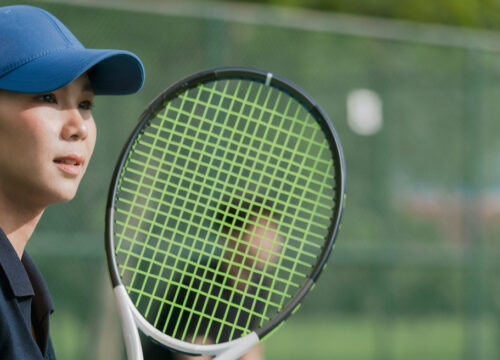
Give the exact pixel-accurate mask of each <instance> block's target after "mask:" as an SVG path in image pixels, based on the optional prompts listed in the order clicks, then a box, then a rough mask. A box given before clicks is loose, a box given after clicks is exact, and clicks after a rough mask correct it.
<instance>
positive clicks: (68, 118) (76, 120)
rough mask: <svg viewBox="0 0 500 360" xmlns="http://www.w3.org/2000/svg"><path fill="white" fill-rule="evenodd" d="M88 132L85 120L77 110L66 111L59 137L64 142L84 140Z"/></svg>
mask: <svg viewBox="0 0 500 360" xmlns="http://www.w3.org/2000/svg"><path fill="white" fill-rule="evenodd" d="M88 134H89V130H88V127H87V124H86V122H85V119H84V118H83V117H82V115H81V114H80V112H79V111H78V110H77V109H71V110H66V114H65V120H64V125H63V128H62V130H61V136H62V138H63V139H64V140H68V141H75V140H85V139H86V138H87V136H88Z"/></svg>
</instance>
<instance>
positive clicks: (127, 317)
mask: <svg viewBox="0 0 500 360" xmlns="http://www.w3.org/2000/svg"><path fill="white" fill-rule="evenodd" d="M231 78H234V79H252V80H254V81H255V80H256V81H260V82H262V83H263V84H264V85H266V86H271V87H276V88H278V89H281V90H283V91H285V92H286V93H288V94H289V95H290V96H291V97H293V98H294V99H295V100H297V101H298V102H300V103H301V104H302V105H303V106H304V107H305V108H306V109H308V110H309V112H310V113H311V114H312V115H313V116H314V117H315V118H316V120H317V121H318V123H319V124H320V125H321V127H322V128H323V133H324V134H325V136H326V137H328V143H329V145H330V149H331V151H332V153H333V154H334V157H336V159H335V161H334V171H335V177H337V178H338V180H337V186H336V187H335V199H336V201H335V208H334V214H336V215H337V216H336V218H335V219H334V221H333V222H332V223H331V224H330V228H329V229H328V236H327V240H326V241H325V246H324V247H323V249H322V251H321V253H320V254H319V255H318V260H317V262H316V265H315V266H313V268H312V269H313V270H312V272H311V275H310V276H309V278H308V280H307V281H305V282H304V284H303V285H302V287H301V288H300V289H299V290H298V291H297V293H296V294H295V296H294V297H293V298H292V299H291V300H290V302H289V303H288V305H287V306H285V307H284V308H283V309H282V310H281V311H280V312H279V313H278V314H276V315H275V317H274V318H273V319H271V321H269V322H268V323H267V324H265V325H264V326H263V327H261V328H259V329H257V330H255V331H253V332H251V333H250V334H247V335H245V336H243V337H241V338H239V339H235V340H232V341H229V342H226V343H222V344H210V345H196V344H190V343H186V342H184V341H181V340H178V339H175V338H173V337H171V336H168V335H166V334H164V333H162V332H160V331H159V330H157V329H156V328H154V327H153V326H152V325H151V324H149V322H148V321H147V320H145V319H144V317H143V316H142V315H141V314H140V313H139V311H138V310H137V309H136V308H135V306H134V305H133V303H132V301H131V299H130V297H129V296H128V293H127V291H126V289H125V286H124V285H123V284H122V282H121V278H120V275H119V272H118V266H117V263H116V258H115V255H114V252H115V250H114V238H113V221H112V219H114V216H113V215H114V209H115V192H116V190H117V189H118V186H119V182H120V174H121V172H122V170H123V167H124V165H125V163H126V160H127V155H128V153H129V152H130V150H131V148H132V146H133V144H134V141H135V139H136V138H137V136H138V135H139V134H140V132H141V131H142V129H143V128H144V126H145V125H146V123H147V122H148V121H149V120H150V119H151V117H152V115H154V114H155V113H156V112H157V109H158V107H159V106H162V104H164V103H165V102H166V101H167V100H169V99H172V98H175V97H176V96H177V95H178V94H180V93H182V92H184V91H186V90H187V89H190V88H193V87H195V86H196V85H198V84H200V83H205V82H209V81H215V80H219V79H231ZM345 173H346V171H345V159H344V154H343V150H342V146H341V143H340V139H339V136H338V134H337V132H336V130H335V128H334V127H333V124H332V122H331V120H330V119H329V117H328V116H327V115H326V113H325V112H324V111H323V109H322V108H321V107H320V106H319V104H318V103H317V102H316V101H315V100H314V99H313V98H312V97H311V96H310V95H309V94H307V93H306V92H305V91H304V90H303V89H302V88H300V87H299V86H297V85H296V84H294V83H292V82H290V81H289V80H287V79H284V78H282V77H280V76H277V75H275V74H274V73H270V72H266V71H262V70H257V69H253V68H247V67H226V68H217V69H212V70H206V71H202V72H198V73H195V74H193V75H191V76H188V77H186V78H184V79H183V80H180V81H178V82H176V83H174V84H173V85H172V86H170V87H169V88H167V89H166V90H165V91H163V92H162V93H161V94H160V95H159V96H158V97H157V98H155V99H154V100H153V101H152V102H151V103H150V104H149V105H148V107H147V108H146V110H145V111H144V112H143V113H142V115H141V116H140V118H139V122H138V124H137V125H136V127H135V129H134V131H133V132H132V133H131V135H130V136H129V138H128V140H127V142H126V143H125V146H124V147H123V149H122V151H121V154H120V157H119V161H118V163H117V165H116V167H115V170H114V173H113V177H112V181H111V184H110V188H109V193H108V200H107V208H106V227H105V237H106V242H105V248H106V259H107V264H108V269H109V273H110V278H111V282H112V285H113V288H114V292H115V296H116V297H117V303H118V305H119V308H120V314H121V318H122V323H123V331H124V337H125V341H126V346H127V353H128V355H129V359H130V358H133V359H142V358H143V357H142V348H141V344H140V340H139V335H138V332H137V327H139V328H140V329H141V331H142V332H143V333H144V334H145V335H146V336H149V337H151V338H153V339H155V340H156V341H158V342H159V343H161V344H163V345H164V346H167V347H169V348H172V349H174V350H177V351H180V352H183V353H187V354H191V355H218V354H223V355H221V356H219V357H217V359H218V360H225V359H234V358H236V357H238V356H240V355H242V354H244V353H245V352H246V351H247V350H248V349H250V348H251V347H252V346H254V345H255V344H257V343H258V342H259V341H260V340H262V339H264V338H265V337H266V336H267V335H269V334H270V333H272V331H273V330H274V329H276V328H277V326H278V325H279V324H282V323H283V322H284V321H285V320H286V319H287V318H288V317H289V316H290V315H291V314H292V313H294V312H295V311H296V310H297V309H298V307H299V305H300V303H301V301H302V300H303V298H304V297H305V295H306V294H307V293H308V292H309V291H310V290H311V288H312V287H313V285H314V284H315V283H316V281H317V279H318V277H319V275H320V274H321V272H322V271H323V269H324V267H325V265H326V263H327V261H328V258H329V256H330V254H331V251H332V249H333V246H334V244H335V239H336V236H337V233H338V230H339V228H340V222H341V218H342V211H343V208H344V201H345V183H346V178H345V176H346V175H345ZM131 321H133V322H134V325H133V326H132V324H130V322H131ZM135 325H137V327H135ZM134 327H135V329H134ZM131 354H135V355H131Z"/></svg>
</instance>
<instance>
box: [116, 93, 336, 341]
mask: <svg viewBox="0 0 500 360" xmlns="http://www.w3.org/2000/svg"><path fill="white" fill-rule="evenodd" d="M226 90H227V84H226ZM259 91H262V90H259ZM191 92H193V93H194V94H195V95H194V97H193V95H191ZM236 93H237V92H236ZM250 93H251V91H247V93H246V95H245V96H244V97H243V100H244V101H241V97H240V96H239V95H238V96H235V95H232V94H230V95H227V94H226V95H224V94H225V93H224V91H219V90H214V91H213V92H207V90H206V89H205V88H204V89H202V90H198V91H190V92H189V93H187V94H186V95H185V97H184V98H183V97H182V96H181V97H179V99H180V105H177V106H176V107H177V109H175V110H173V106H172V102H171V103H169V104H167V107H166V108H165V111H164V112H163V113H162V114H159V115H158V116H157V118H155V119H152V123H151V126H150V128H149V129H148V131H146V132H145V133H144V134H142V137H141V138H140V139H139V141H138V144H137V145H136V146H135V149H134V154H133V155H132V156H131V157H130V158H129V159H128V165H127V166H128V168H127V172H126V173H125V175H124V176H123V177H124V179H122V181H121V183H122V184H123V186H121V188H120V192H123V193H124V194H126V195H124V196H123V198H120V199H119V200H120V202H123V203H124V205H126V209H127V210H120V211H117V212H119V213H120V214H121V215H123V217H124V220H117V224H120V225H121V226H122V227H123V229H122V231H121V232H120V233H119V234H118V236H117V237H118V238H120V241H119V243H118V246H117V253H122V254H124V255H125V260H124V261H123V263H122V265H121V266H120V267H121V269H122V276H124V277H127V276H131V280H129V281H127V283H129V286H128V290H129V292H131V293H135V292H137V293H138V294H139V295H138V296H137V297H136V305H137V304H139V303H140V302H141V300H142V298H143V297H148V299H149V300H148V301H149V303H148V305H147V308H146V316H147V314H148V313H149V312H150V311H151V309H153V308H154V307H158V306H159V307H160V308H161V310H163V309H164V308H170V309H173V308H175V307H179V308H181V311H183V312H184V313H186V314H188V321H189V322H191V321H193V319H194V318H196V317H197V319H196V320H194V321H195V323H196V325H195V335H203V336H204V339H205V340H206V339H207V338H208V333H207V332H205V333H204V334H203V331H204V329H202V327H203V326H202V324H205V323H206V322H205V323H204V322H203V319H208V322H209V323H208V325H209V326H208V327H212V323H217V324H219V325H218V326H219V330H218V333H217V339H215V341H220V339H221V338H222V335H221V334H222V332H223V330H222V328H223V327H224V326H226V325H227V326H230V328H231V329H232V330H231V334H230V335H229V337H230V338H233V337H234V336H235V333H236V332H238V331H239V332H243V333H248V332H249V330H250V329H249V328H250V327H251V326H249V324H250V322H252V321H251V318H252V317H255V316H257V317H260V318H261V320H260V322H259V323H260V324H261V325H262V323H263V322H265V321H268V320H269V319H270V317H271V316H272V315H266V314H272V312H277V311H279V310H280V309H281V308H282V307H283V304H284V303H285V302H286V299H287V298H290V297H291V296H292V294H293V293H294V292H295V291H296V290H290V288H294V289H296V288H298V287H299V286H300V283H301V281H302V280H299V279H296V278H300V279H303V278H305V277H306V276H307V271H305V270H310V268H311V267H312V266H313V264H314V260H315V259H316V258H317V256H318V254H319V252H320V250H321V247H322V243H323V242H324V234H322V233H321V232H318V233H317V234H316V235H314V234H313V235H311V234H308V232H310V231H311V229H312V228H313V227H314V225H312V223H313V222H314V221H316V220H318V219H319V223H320V225H318V227H321V226H322V225H321V224H324V223H327V222H329V220H330V218H331V216H332V215H331V211H332V210H331V209H332V208H333V204H332V198H333V189H330V188H328V186H329V185H328V184H329V183H330V184H331V183H333V176H334V175H333V173H332V172H333V171H332V170H331V167H332V164H331V159H330V160H327V158H326V156H324V155H323V153H324V150H321V149H319V150H314V154H313V155H309V154H308V155H304V152H307V151H310V148H311V147H312V146H315V145H311V144H310V143H311V140H310V139H308V137H312V136H317V135H315V132H320V131H321V130H320V129H315V130H314V131H311V130H308V128H309V127H310V125H307V126H301V125H293V122H304V120H303V119H301V120H299V121H298V120H297V119H295V117H296V113H297V112H300V111H304V110H301V108H300V107H296V108H295V109H294V110H295V114H291V115H290V114H289V112H288V111H289V110H287V112H286V113H285V115H283V114H281V113H280V112H279V110H278V108H279V107H278V106H276V104H274V105H275V106H274V108H271V109H270V110H269V109H267V108H266V107H265V106H264V105H255V104H252V102H254V101H255V100H254V99H252V100H249V99H248V98H249V97H250V96H249V94H250ZM207 94H209V95H207ZM210 94H212V95H210ZM214 94H215V95H217V96H218V97H219V105H214V104H213V103H212V101H213V97H214ZM203 96H207V99H206V100H200V99H201V98H202V97H203ZM267 96H268V98H269V96H270V95H269V94H267ZM193 99H194V100H193ZM220 101H222V102H224V101H229V102H231V101H232V105H230V106H229V110H227V111H225V110H221V109H220ZM190 102H192V103H193V104H189V103H190ZM238 102H241V104H239V105H237V106H236V108H239V109H244V110H245V114H241V113H239V112H238V111H235V104H237V103H238ZM186 104H189V105H186ZM291 104H292V102H291V101H290V100H288V102H287V103H286V104H285V105H279V106H281V107H283V108H286V109H289V108H291V107H293V106H292V105H291ZM224 106H227V104H226V105H224ZM252 106H253V109H254V110H251V109H252ZM185 108H188V109H196V110H195V113H194V114H191V113H190V112H189V111H186V110H184V109H185ZM217 109H219V113H217V111H215V112H213V114H212V115H213V119H218V118H219V117H221V116H219V115H220V114H221V113H222V112H224V111H225V114H224V116H222V118H223V121H217V120H212V119H211V116H208V114H209V113H210V112H211V111H213V110H217ZM255 109H258V110H259V115H261V116H260V117H259V118H258V120H257V122H256V123H254V122H255V120H254V119H253V117H252V116H251V114H252V112H253V114H255V112H256V111H257V110H255ZM266 111H268V113H270V114H273V115H272V116H269V115H262V114H266ZM172 114H177V115H176V116H175V117H172ZM234 115H236V116H237V117H236V119H238V117H239V118H241V119H244V121H241V120H240V121H238V120H236V121H235V122H234V123H233V124H229V120H230V119H231V116H234ZM250 117H251V118H250ZM264 118H265V120H264ZM275 118H279V121H277V122H275ZM158 120H159V123H158V122H157V121H158ZM289 120H292V123H291V124H290V125H284V124H285V122H287V121H289ZM266 121H267V122H266ZM307 121H309V122H310V121H311V120H307ZM263 123H265V124H263ZM240 124H241V125H240ZM287 126H288V129H290V130H289V134H288V135H287V134H285V135H286V136H288V140H286V141H282V139H281V138H280V136H285V135H280V131H281V132H282V128H286V127H287ZM216 128H217V130H215V131H214V129H216ZM251 128H252V129H251ZM259 129H263V130H259ZM297 129H300V132H298V133H297V132H296V130H297ZM250 130H252V131H253V132H252V131H250ZM273 132H274V133H273ZM228 134H229V136H228ZM249 134H250V135H249ZM216 135H217V136H216ZM286 136H285V138H286ZM292 136H293V137H294V140H290V137H292ZM278 139H280V141H279V143H278V144H276V143H275V142H276V141H277V140H278ZM323 142H324V140H323ZM157 145H160V146H159V149H157V148H156V147H155V146H157ZM200 145H201V147H200ZM323 147H324V148H328V145H324V144H323ZM270 149H271V150H270ZM292 150H293V151H292ZM322 151H323V153H322ZM318 154H321V155H320V156H318ZM329 156H330V158H331V155H329ZM145 158H146V159H148V160H146V162H145V161H144V159H145ZM207 158H208V159H207ZM283 158H285V159H287V161H286V162H283V160H282V159H283ZM298 160H300V161H298ZM329 161H330V162H329ZM306 162H309V163H313V164H314V165H313V170H310V169H308V170H301V171H299V172H298V173H297V170H296V169H295V168H300V167H302V166H303V165H304V163H306ZM221 164H222V165H221ZM317 164H319V165H317ZM325 164H326V165H327V167H325ZM150 165H152V167H153V168H154V169H153V170H151V169H149V166H150ZM221 166H223V169H222V168H221ZM257 168H259V169H257ZM316 168H318V169H320V170H318V169H316ZM211 173H215V174H219V175H218V176H213V175H211ZM278 173H279V174H278ZM318 173H321V174H322V176H320V177H318ZM221 174H224V175H221ZM127 177H131V178H132V180H129V179H126V178H127ZM273 181H274V183H275V184H273ZM262 183H263V184H266V187H265V190H260V189H258V185H256V184H262ZM325 184H326V185H325ZM273 185H274V186H273ZM306 185H307V186H310V187H312V188H318V189H319V190H318V191H317V193H315V194H309V192H308V191H307V190H305V189H306V188H305V186H306ZM299 187H300V188H301V189H302V190H303V191H297V190H295V191H291V190H289V189H288V188H299ZM285 188H287V189H285ZM323 188H327V190H326V191H324V190H323ZM159 189H160V190H159ZM207 189H208V190H207ZM235 189H237V190H238V192H239V193H241V192H248V191H250V192H252V191H253V192H256V193H259V192H260V194H264V196H266V197H272V198H273V202H274V203H275V208H276V209H275V211H276V212H277V213H279V216H280V221H283V222H284V224H285V225H284V226H280V228H279V231H278V232H279V233H280V235H281V236H282V237H283V238H284V243H283V248H284V250H283V251H281V252H278V251H276V253H275V255H276V256H277V257H278V261H277V262H276V263H273V264H269V266H270V267H271V268H274V270H272V271H271V272H272V273H276V274H279V273H280V272H281V274H280V275H278V276H274V277H271V281H272V282H273V285H266V281H264V279H266V277H269V274H268V272H266V271H260V270H259V269H257V267H256V263H257V261H258V259H257V261H254V262H253V266H249V267H248V266H246V265H245V264H244V263H245V260H247V259H250V260H252V255H251V254H249V248H248V247H247V248H246V250H244V251H238V250H234V249H233V250H232V251H233V253H232V262H235V259H237V258H238V256H239V257H242V258H243V261H242V262H243V264H235V265H238V266H239V267H240V272H239V274H240V275H241V272H242V271H244V270H245V271H248V272H250V273H251V274H252V276H254V275H258V276H260V280H259V281H249V282H247V284H246V288H247V289H248V288H251V287H252V288H256V289H257V290H256V294H258V293H262V292H268V294H272V295H267V298H276V299H278V298H279V301H276V300H273V301H268V300H267V299H264V300H262V299H261V301H262V302H263V303H264V310H262V309H257V308H258V307H259V306H258V305H257V304H258V301H251V306H250V309H249V308H248V307H241V306H240V307H237V310H236V311H237V314H236V318H237V319H236V320H234V319H230V315H231V316H232V315H233V314H232V311H230V310H229V307H230V306H231V304H233V303H234V302H235V298H237V297H239V296H244V295H247V293H248V290H246V291H240V290H238V289H235V288H234V286H231V285H224V286H222V287H223V288H224V290H227V291H229V292H230V295H229V300H227V299H218V298H217V296H211V292H212V291H213V289H214V288H221V286H220V283H219V282H217V281H215V278H216V276H212V281H210V282H209V285H208V286H209V288H208V290H207V293H203V294H202V293H200V292H199V291H198V289H196V286H195V283H196V282H202V281H206V279H207V277H209V276H208V274H209V272H211V271H214V273H215V274H218V275H221V276H223V277H224V278H225V279H230V280H231V281H233V282H235V281H238V280H240V279H238V276H234V277H232V275H228V274H227V273H224V272H223V271H221V268H220V264H221V262H220V261H219V260H220V259H218V258H219V256H220V254H221V252H223V251H224V250H225V247H224V245H222V244H221V243H220V242H219V241H218V240H217V239H218V238H219V237H220V236H221V235H223V233H221V230H220V228H219V229H214V227H213V222H214V214H216V213H217V212H218V211H220V205H218V204H217V201H215V200H214V199H220V198H221V196H222V194H224V193H230V194H234V193H235ZM287 191H288V192H289V193H288V194H285V195H283V194H282V193H283V192H285V193H286V192H287ZM192 192H196V196H193V195H192ZM155 193H156V194H157V196H153V194H155ZM280 194H281V195H280ZM158 199H163V200H161V201H158ZM311 199H312V200H311ZM322 199H323V200H322ZM179 200H180V203H179V204H177V202H178V201H179ZM219 201H220V200H219ZM138 204H139V205H138ZM166 204H167V205H166ZM292 205H293V206H292ZM140 207H143V208H142V209H141V208H140ZM186 207H189V208H190V211H191V212H190V213H189V214H187V212H186V210H185V209H186ZM293 207H295V208H293ZM320 207H322V208H323V209H321V210H320V211H318V208H320ZM117 208H118V209H119V208H120V206H118V207H117ZM300 209H305V210H300ZM309 211H310V212H312V213H314V214H315V215H314V216H312V215H310V214H307V212H309ZM149 212H152V213H154V215H152V216H150V215H147V214H148V213H149ZM297 213H300V214H301V215H300V216H298V217H297ZM302 213H304V214H302ZM207 214H209V215H207ZM299 217H300V219H299ZM207 218H208V219H209V220H208V221H205V220H206V219H207ZM163 219H164V221H159V220H163ZM303 219H308V220H303ZM242 220H243V221H248V219H242ZM188 221H190V222H195V223H196V227H195V229H194V230H189V228H190V225H189V224H187V222H188ZM170 223H171V224H170ZM256 225H258V224H253V226H254V227H255V226H256ZM191 226H192V224H191ZM155 228H156V229H157V230H153V229H155ZM266 230H269V229H266ZM322 232H323V233H324V232H325V230H324V227H323V229H322ZM249 235H250V236H251V234H249ZM203 237H204V238H206V239H208V240H207V241H199V240H198V238H203ZM304 237H308V238H312V239H313V240H312V241H308V242H307V244H306V245H304V243H303V239H304ZM124 239H126V240H124ZM145 239H147V240H145ZM151 239H154V240H151ZM186 239H189V240H186ZM124 241H125V242H124ZM127 243H129V244H127ZM163 243H167V244H163ZM198 243H199V244H198ZM141 247H142V249H140V250H139V255H137V248H141ZM149 252H152V254H153V259H155V258H156V257H158V256H159V255H161V256H162V260H161V261H157V260H152V261H149V260H146V258H145V257H146V254H147V253H149ZM173 254H178V255H173ZM134 257H137V260H133V261H132V260H131V259H133V258H134ZM172 258H173V262H172ZM202 258H205V259H208V263H210V262H213V261H215V262H217V261H219V265H218V266H216V268H215V270H214V269H212V268H211V267H209V266H204V265H203V264H200V259H202ZM190 259H192V260H190ZM253 260H256V259H253ZM142 262H144V263H147V264H143V265H141V264H140V263H142ZM136 263H137V264H136ZM156 267H159V268H161V269H162V270H161V271H160V272H159V274H160V275H159V276H152V275H150V274H149V272H151V271H152V270H153V269H154V268H156ZM192 267H196V268H197V269H199V270H195V271H194V273H193V272H189V271H188V270H189V269H190V268H192ZM306 268H307V269H306ZM290 269H292V270H290ZM197 271H200V272H201V273H200V274H199V276H198V275H197V274H196V273H197ZM129 272H130V273H132V275H127V276H125V274H127V273H129ZM285 273H286V274H285ZM139 274H140V277H138V275H139ZM176 274H180V275H176ZM148 276H149V277H150V278H151V279H154V281H156V283H155V285H154V286H153V291H152V293H153V295H152V296H151V295H150V294H149V290H148V288H149V287H151V286H149V285H146V283H147V282H148V281H147V280H144V279H142V277H144V278H146V277H148ZM178 276H180V278H179V279H180V280H178V279H176V277H178ZM183 279H187V280H188V284H187V285H184V284H183ZM139 280H140V281H139ZM172 280H174V281H172ZM141 281H142V282H143V283H142V284H140V283H141ZM136 282H137V283H138V284H140V285H139V286H136V284H135V283H136ZM162 283H165V284H163V285H160V284H162ZM277 283H278V284H280V285H279V286H276V284H277ZM159 289H161V291H159ZM171 289H175V290H176V291H175V295H174V299H173V300H172V299H170V300H169V299H168V294H169V292H170V290H171ZM181 289H184V290H186V291H188V292H192V293H193V294H194V296H195V298H194V302H195V303H198V302H199V300H200V299H202V298H213V299H212V300H217V301H218V303H219V304H224V305H225V306H226V308H225V309H224V310H225V311H223V314H222V316H221V317H219V316H217V315H216V314H215V311H216V309H217V306H218V305H217V306H214V307H213V309H212V310H213V311H212V313H208V315H207V311H206V310H207V307H208V302H207V301H205V303H204V305H203V306H202V308H201V311H199V312H197V311H195V310H193V309H192V308H187V307H186V306H187V305H188V301H187V300H186V298H187V297H184V299H180V300H181V301H178V300H179V299H178V298H179V297H180V295H181ZM277 289H278V290H277ZM256 298H258V296H257V297H256ZM256 298H254V300H255V299H256ZM153 304H156V305H153ZM158 304H159V305H158ZM270 308H273V311H270V310H269V309H270ZM161 312H162V311H160V312H158V313H157V314H158V315H156V318H155V320H154V323H155V326H156V327H159V326H160V324H159V323H160V322H161V321H162V320H161V319H160V316H159V314H160V313H161ZM249 313H250V316H247V317H246V319H244V320H245V321H244V324H243V326H241V327H240V326H239V325H238V324H239V322H238V318H239V317H241V318H245V316H244V315H242V314H249ZM173 315H175V314H174V312H172V311H170V313H169V315H168V316H169V317H168V319H167V321H165V324H163V331H165V330H166V328H167V327H168V326H167V325H168V323H169V322H170V319H172V318H173V317H174V316H173ZM181 317H182V316H181ZM179 324H180V322H178V323H177V324H176V330H175V334H177V332H178V331H179V327H180V325H179ZM187 328H188V327H185V328H184V329H183V331H182V335H180V337H181V338H182V339H185V338H187V336H188V334H187V332H186V331H187ZM236 328H238V331H236V330H235V329H236ZM174 336H176V335H174ZM212 341H213V339H212Z"/></svg>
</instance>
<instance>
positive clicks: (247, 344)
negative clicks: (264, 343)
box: [213, 332, 259, 360]
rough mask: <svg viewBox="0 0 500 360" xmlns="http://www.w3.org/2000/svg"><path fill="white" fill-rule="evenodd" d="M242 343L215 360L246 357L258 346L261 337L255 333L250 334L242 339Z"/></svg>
mask: <svg viewBox="0 0 500 360" xmlns="http://www.w3.org/2000/svg"><path fill="white" fill-rule="evenodd" d="M240 340H241V341H240V342H239V343H238V345H236V346H233V347H231V348H229V350H226V351H224V352H223V353H221V354H219V355H217V356H216V357H214V358H213V360H236V359H238V358H239V357H240V356H242V355H244V354H245V353H246V352H247V351H248V350H250V349H251V348H252V347H253V346H255V345H257V344H258V342H259V337H258V336H257V334H256V333H255V332H252V333H250V334H248V335H247V336H245V337H243V338H241V339H240Z"/></svg>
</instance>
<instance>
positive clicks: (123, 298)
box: [114, 285, 144, 360]
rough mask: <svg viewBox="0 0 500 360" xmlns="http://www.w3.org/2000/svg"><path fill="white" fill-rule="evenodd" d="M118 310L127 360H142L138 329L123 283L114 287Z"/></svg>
mask: <svg viewBox="0 0 500 360" xmlns="http://www.w3.org/2000/svg"><path fill="white" fill-rule="evenodd" d="M114 292H115V296H116V302H117V304H118V310H119V312H120V317H121V320H122V329H123V337H124V340H125V348H126V350H127V359H128V360H144V356H143V354H142V346H141V340H140V338H139V331H138V330H137V326H136V324H135V320H134V316H133V315H132V311H130V307H129V305H128V303H127V300H128V295H127V291H126V290H125V287H124V286H123V285H118V286H116V287H115V288H114Z"/></svg>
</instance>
